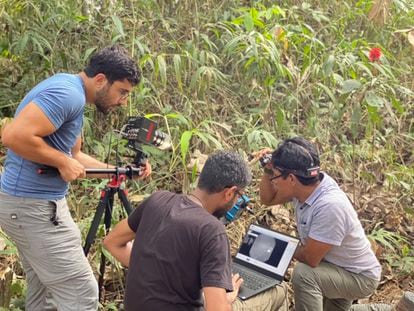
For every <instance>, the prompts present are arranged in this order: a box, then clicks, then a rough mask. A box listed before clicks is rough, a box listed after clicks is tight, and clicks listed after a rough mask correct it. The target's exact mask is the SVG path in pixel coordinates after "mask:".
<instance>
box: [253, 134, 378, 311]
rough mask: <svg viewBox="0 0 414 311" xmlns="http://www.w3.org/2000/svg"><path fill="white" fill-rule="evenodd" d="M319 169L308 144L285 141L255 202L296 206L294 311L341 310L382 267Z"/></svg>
mask: <svg viewBox="0 0 414 311" xmlns="http://www.w3.org/2000/svg"><path fill="white" fill-rule="evenodd" d="M267 152H268V150H263V151H262V152H261V154H260V153H259V156H260V155H263V154H266V153H267ZM319 165H320V161H319V155H318V153H317V151H316V149H315V147H314V146H313V145H312V144H311V143H310V142H308V141H307V140H305V139H303V138H301V137H295V138H291V139H286V140H285V141H283V142H282V143H281V144H280V145H279V147H278V148H277V149H276V150H275V151H274V152H273V153H272V156H271V161H270V162H269V163H268V165H267V166H265V174H264V175H263V177H262V180H261V183H260V199H261V201H262V203H264V204H266V205H275V204H282V203H286V202H293V205H294V208H295V214H296V225H297V231H298V234H299V238H300V240H301V246H300V247H299V248H298V249H297V251H296V253H295V256H294V257H295V258H296V260H297V261H299V262H298V263H297V264H296V266H295V268H294V271H293V275H292V284H293V289H294V296H295V309H296V310H297V311H308V310H309V311H322V310H344V311H345V310H349V309H350V307H351V304H352V301H353V300H356V299H359V298H363V297H367V296H369V295H371V294H372V293H373V292H374V291H375V289H376V288H377V286H378V282H379V280H380V276H381V265H380V264H379V262H378V260H377V258H376V257H375V254H374V253H373V251H372V250H371V245H370V243H369V241H368V239H367V237H366V235H365V233H364V229H363V228H362V225H361V222H360V221H359V219H358V215H357V213H356V211H355V210H354V208H353V206H352V204H351V202H350V201H349V199H348V197H347V196H346V194H345V193H344V192H343V191H342V190H341V189H340V188H339V186H338V184H337V183H336V182H335V181H334V180H333V179H332V178H331V177H330V176H329V175H328V174H326V173H325V172H320V170H319Z"/></svg>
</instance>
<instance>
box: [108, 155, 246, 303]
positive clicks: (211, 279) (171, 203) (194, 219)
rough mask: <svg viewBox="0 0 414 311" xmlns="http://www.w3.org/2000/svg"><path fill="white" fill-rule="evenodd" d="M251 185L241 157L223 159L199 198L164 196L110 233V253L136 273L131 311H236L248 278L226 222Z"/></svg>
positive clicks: (131, 275) (210, 165)
mask: <svg viewBox="0 0 414 311" xmlns="http://www.w3.org/2000/svg"><path fill="white" fill-rule="evenodd" d="M250 181H251V176H250V172H249V169H248V167H247V165H246V163H245V162H244V161H243V160H242V159H241V158H240V156H239V155H237V154H236V153H233V152H228V151H220V152H217V153H215V154H213V155H211V156H210V157H209V158H208V160H207V161H206V163H205V165H204V168H203V170H202V172H201V174H200V178H199V181H198V185H197V188H196V189H195V190H194V191H193V192H192V193H191V194H189V195H184V194H175V193H171V192H168V191H159V192H156V193H154V194H153V195H151V196H150V197H149V198H148V199H146V200H145V201H144V202H143V203H142V204H141V205H140V206H139V207H138V208H137V209H135V210H134V211H133V213H131V215H130V216H129V217H128V219H125V220H123V221H121V222H120V223H119V224H118V225H117V226H116V227H115V228H114V229H113V230H112V231H111V232H110V233H109V235H108V236H107V237H106V238H105V241H104V246H105V247H106V248H107V249H108V250H109V251H110V252H111V253H112V255H113V256H114V257H115V258H116V259H118V260H119V261H120V262H121V263H122V264H124V265H125V266H128V267H129V271H128V276H127V284H126V291H125V300H124V301H125V308H126V310H127V311H131V310H143V311H152V310H154V311H162V310H168V311H174V310H206V311H209V310H231V304H232V303H233V302H234V301H235V299H236V297H237V293H238V291H239V288H240V285H241V283H242V279H241V278H240V277H239V275H237V274H236V275H234V276H232V273H231V257H230V247H229V241H228V239H227V235H226V231H225V228H224V226H223V224H222V223H221V222H220V221H219V220H218V218H219V217H221V216H223V215H224V214H225V213H226V212H227V211H228V210H229V209H230V208H231V207H232V206H233V205H234V204H235V203H236V201H237V199H238V198H239V196H240V195H241V193H240V192H242V191H243V189H244V188H245V187H246V186H247V185H248V184H249V182H250ZM133 240H135V242H134V243H132V241H133ZM202 293H203V294H204V299H203V295H202Z"/></svg>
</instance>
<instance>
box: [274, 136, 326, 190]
mask: <svg viewBox="0 0 414 311" xmlns="http://www.w3.org/2000/svg"><path fill="white" fill-rule="evenodd" d="M272 165H273V167H274V168H275V169H278V170H279V171H280V172H281V174H282V175H283V176H284V177H286V176H288V175H289V174H293V175H295V176H296V177H297V178H298V180H299V181H300V182H301V183H302V184H303V185H311V184H314V183H316V182H317V181H319V180H320V176H319V173H317V174H316V175H315V176H307V172H308V170H309V169H311V168H319V165H320V160H319V154H318V151H317V150H316V147H315V146H314V145H313V144H312V143H311V142H309V141H307V140H306V139H304V138H303V137H293V138H289V139H286V140H284V141H282V142H281V143H280V144H279V146H278V147H277V149H276V150H275V151H274V152H273V153H272ZM316 171H317V172H319V171H318V170H316Z"/></svg>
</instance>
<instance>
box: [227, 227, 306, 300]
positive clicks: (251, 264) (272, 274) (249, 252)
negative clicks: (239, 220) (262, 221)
mask: <svg viewBox="0 0 414 311" xmlns="http://www.w3.org/2000/svg"><path fill="white" fill-rule="evenodd" d="M298 245H299V239H298V238H295V237H292V236H289V235H287V234H284V233H280V232H277V231H274V230H270V229H267V228H264V227H261V226H258V225H250V227H249V230H248V231H247V234H246V236H245V237H244V238H243V241H242V244H241V246H240V249H239V251H238V252H237V254H236V256H235V257H234V258H233V266H232V268H233V273H239V274H240V276H241V277H242V278H243V280H244V282H243V284H242V286H241V287H240V291H239V294H238V297H239V298H240V299H242V300H246V299H249V298H250V297H253V296H255V295H257V294H260V293H261V292H263V291H265V290H267V289H269V288H271V287H273V286H276V285H278V284H280V283H281V282H282V281H283V278H284V276H285V274H286V271H287V268H288V267H289V264H290V262H291V261H292V258H293V254H294V253H295V250H296V248H297V247H298Z"/></svg>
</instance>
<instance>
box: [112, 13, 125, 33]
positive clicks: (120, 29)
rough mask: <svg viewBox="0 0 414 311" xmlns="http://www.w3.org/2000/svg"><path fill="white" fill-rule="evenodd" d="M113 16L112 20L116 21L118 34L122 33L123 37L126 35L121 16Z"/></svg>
mask: <svg viewBox="0 0 414 311" xmlns="http://www.w3.org/2000/svg"><path fill="white" fill-rule="evenodd" d="M111 18H112V21H113V22H114V25H115V30H116V32H117V34H119V35H121V37H125V33H124V27H123V26H122V22H121V20H120V19H119V17H118V16H115V15H112V16H111Z"/></svg>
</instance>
